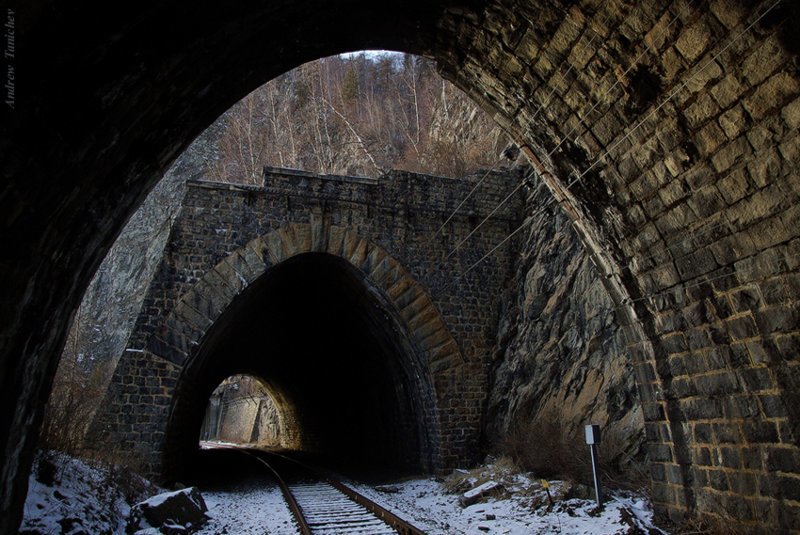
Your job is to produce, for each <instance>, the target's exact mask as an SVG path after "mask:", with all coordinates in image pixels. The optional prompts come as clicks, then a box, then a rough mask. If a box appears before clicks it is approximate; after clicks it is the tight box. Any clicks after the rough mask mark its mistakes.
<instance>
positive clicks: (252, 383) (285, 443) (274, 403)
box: [200, 375, 295, 448]
mask: <svg viewBox="0 0 800 535" xmlns="http://www.w3.org/2000/svg"><path fill="white" fill-rule="evenodd" d="M286 412H287V411H286V407H285V405H284V404H283V403H281V400H280V398H279V397H277V396H275V395H274V394H272V393H271V392H270V388H269V386H268V385H267V384H266V383H265V382H264V381H262V380H261V379H259V378H257V377H253V376H252V375H233V376H231V377H228V378H227V379H225V380H224V381H222V383H220V385H219V386H218V387H217V388H215V389H214V391H213V392H212V393H211V397H210V398H209V399H208V405H207V406H206V412H205V417H204V418H203V425H202V427H201V428H200V446H201V447H203V446H204V445H207V444H209V443H224V444H238V445H241V446H254V447H262V448H291V447H293V446H294V439H295V436H294V435H293V431H294V429H293V428H292V427H291V423H292V422H290V421H288V418H287V414H286Z"/></svg>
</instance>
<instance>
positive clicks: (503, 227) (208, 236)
mask: <svg viewBox="0 0 800 535" xmlns="http://www.w3.org/2000/svg"><path fill="white" fill-rule="evenodd" d="M471 185H472V183H471V182H469V181H468V180H455V179H448V178H441V177H431V176H425V175H415V174H412V173H406V172H393V173H391V174H388V175H387V176H384V177H382V178H381V179H380V180H378V179H364V178H355V177H332V176H329V175H324V176H319V175H313V174H311V173H304V172H298V171H290V170H276V169H272V168H270V169H269V170H268V172H267V173H266V175H265V182H264V185H263V186H231V185H229V184H215V183H209V182H190V183H189V184H188V187H187V193H186V197H185V199H184V201H183V204H182V207H181V212H180V215H179V217H178V219H177V220H176V222H175V224H174V225H173V228H172V231H171V234H170V237H169V239H168V243H167V245H166V248H165V252H164V255H163V258H162V261H161V265H160V267H159V268H158V270H157V273H156V276H155V277H154V278H153V280H152V282H151V284H150V288H149V290H148V293H147V296H146V297H145V299H144V303H143V305H142V311H141V313H140V314H139V317H138V319H137V322H136V325H135V326H134V329H133V332H132V334H131V336H130V338H129V340H128V347H127V348H126V349H125V351H124V352H123V354H122V355H121V357H120V359H119V363H118V364H117V368H116V370H115V372H114V375H113V377H112V379H111V382H110V385H109V388H108V392H107V394H106V396H105V400H104V401H103V403H102V404H101V407H100V409H99V410H98V413H97V415H96V417H95V419H94V422H93V423H92V425H91V426H90V429H89V433H88V436H87V440H86V442H87V444H89V445H90V446H91V447H97V448H103V449H108V448H114V449H117V450H119V455H121V456H124V457H125V458H126V459H131V460H135V463H136V465H137V468H138V469H139V470H140V471H142V472H144V473H146V474H149V475H151V476H153V477H155V478H157V479H161V480H164V481H171V480H175V479H176V478H180V477H182V475H183V474H184V473H185V472H186V470H187V461H188V460H189V459H188V458H189V457H190V455H189V453H191V452H192V451H196V449H197V445H198V439H199V437H200V430H201V426H202V422H203V418H204V413H205V409H206V404H207V402H208V399H209V396H210V395H211V393H212V391H213V390H214V389H215V388H216V387H217V386H218V385H219V384H220V382H221V381H223V380H224V379H225V378H226V377H229V376H232V375H234V374H248V375H252V376H255V377H258V378H259V379H261V380H263V381H264V384H265V385H266V386H267V388H268V389H269V391H270V394H271V395H272V396H273V398H274V399H275V401H276V405H277V406H278V407H279V410H280V412H281V414H282V415H283V422H284V431H285V432H284V436H285V440H286V442H285V445H286V446H287V447H289V448H292V449H298V450H306V451H311V452H317V453H319V454H323V455H325V456H327V457H329V458H333V459H335V460H336V461H337V462H339V463H343V464H345V465H346V464H348V461H353V460H358V461H359V463H356V464H361V465H369V464H371V465H374V466H380V467H381V468H383V469H395V470H397V471H416V470H421V471H444V470H447V469H450V468H453V467H455V466H457V465H459V464H466V463H469V462H472V461H473V460H475V459H476V457H477V455H478V454H479V448H478V441H479V437H480V423H481V422H480V418H481V406H482V404H483V403H484V402H485V399H486V392H487V388H488V386H487V381H488V379H487V376H486V372H485V367H484V362H485V360H486V358H487V355H488V354H489V352H490V351H491V347H492V344H493V338H494V333H495V328H496V325H497V317H498V307H497V306H496V300H497V299H498V296H499V295H500V294H501V292H502V288H503V285H504V284H505V282H506V280H507V278H508V276H509V274H510V272H511V271H510V270H511V265H512V262H513V257H512V255H511V254H510V253H511V252H512V251H513V247H511V246H509V248H508V249H505V250H499V251H498V252H497V254H496V255H493V256H492V257H489V258H487V259H486V261H484V262H483V263H481V265H480V266H479V267H478V268H476V269H475V270H473V271H472V272H471V273H470V276H469V277H465V278H463V279H462V280H460V281H457V283H455V284H454V283H453V281H452V278H451V277H449V276H448V274H447V273H446V272H443V271H442V270H441V269H440V264H441V262H442V259H443V258H445V256H446V255H447V254H448V253H449V252H451V251H452V254H451V255H450V258H449V259H448V263H449V264H451V265H452V266H453V268H454V269H457V270H459V271H463V270H466V269H467V268H468V267H469V266H470V265H471V264H472V263H474V261H475V260H476V259H477V257H476V255H477V254H479V253H478V252H477V251H476V250H475V249H471V248H470V249H465V248H462V249H460V250H456V249H455V245H456V244H457V243H458V242H459V241H460V240H462V239H463V237H464V236H466V235H467V234H469V233H470V232H471V230H472V226H471V222H470V221H471V219H474V218H473V217H472V216H470V215H467V214H474V213H478V214H489V213H490V212H491V211H492V209H494V207H495V206H496V203H497V202H498V200H499V199H501V198H503V197H506V196H508V195H509V194H508V192H509V191H510V190H512V189H513V188H514V182H513V181H512V180H509V177H508V176H506V175H505V174H503V173H492V174H490V175H488V176H487V177H486V180H485V185H484V190H483V192H482V193H481V194H480V195H475V196H473V198H472V199H470V201H469V202H468V203H467V205H465V209H464V211H463V212H462V213H460V214H458V215H457V216H456V217H454V218H453V219H452V220H451V221H450V222H449V223H448V225H447V228H446V229H445V232H443V233H442V235H440V236H439V237H438V239H436V240H434V239H432V237H433V236H434V235H435V234H436V230H437V229H438V228H439V227H440V226H441V221H442V220H443V218H444V216H446V215H449V214H450V213H451V212H452V210H453V208H454V207H455V202H456V200H457V199H459V198H463V197H464V196H466V193H467V192H468V191H469V189H470V188H471ZM454 189H455V190H457V191H458V193H460V195H453V194H452V191H453V190H454ZM518 202H519V199H518V198H513V199H512V202H510V203H508V205H507V206H506V207H505V209H504V210H502V211H496V212H495V213H494V214H492V215H491V217H490V218H489V219H488V220H487V223H486V224H485V225H484V227H483V228H482V229H481V232H480V233H479V234H476V236H475V239H477V240H478V241H481V242H482V243H483V245H484V246H487V244H489V243H491V242H492V241H493V240H495V239H497V237H498V236H504V235H506V233H507V232H509V229H513V228H514V226H516V225H518V224H519V223H518V221H517V220H516V219H515V218H514V217H513V214H514V213H515V211H516V210H517V209H518ZM486 248H488V247H486ZM483 249H484V248H483V247H482V248H479V249H478V251H480V250H483ZM349 464H352V463H349Z"/></svg>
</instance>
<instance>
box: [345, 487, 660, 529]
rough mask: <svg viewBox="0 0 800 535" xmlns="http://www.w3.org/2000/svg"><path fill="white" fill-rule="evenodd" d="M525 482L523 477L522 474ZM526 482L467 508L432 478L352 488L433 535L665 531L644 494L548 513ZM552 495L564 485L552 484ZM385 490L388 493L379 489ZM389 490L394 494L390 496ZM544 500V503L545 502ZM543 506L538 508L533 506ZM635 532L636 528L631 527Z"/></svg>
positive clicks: (572, 504) (540, 494)
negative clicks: (655, 521) (598, 508)
mask: <svg viewBox="0 0 800 535" xmlns="http://www.w3.org/2000/svg"><path fill="white" fill-rule="evenodd" d="M520 477H521V478H523V477H524V476H520ZM528 483H529V484H526V483H524V482H521V484H520V485H519V487H517V488H512V489H508V490H510V491H511V492H504V493H502V494H501V495H499V496H497V497H486V498H484V501H482V502H479V503H475V504H473V505H470V506H467V507H462V506H461V505H460V504H459V495H457V494H451V493H448V492H447V489H446V488H445V485H444V484H443V483H441V482H439V481H436V480H435V479H433V478H429V479H414V480H410V481H405V482H403V483H399V484H394V485H391V486H389V487H377V488H374V487H371V486H367V485H360V484H352V485H353V486H354V487H355V488H356V490H358V491H359V492H361V493H362V494H364V495H365V496H367V497H368V498H370V499H371V500H373V501H375V502H377V503H379V504H380V505H382V506H383V507H386V508H387V509H389V510H390V511H392V512H394V513H396V514H398V515H400V516H402V517H403V518H405V519H406V520H408V521H410V522H411V523H412V524H414V525H416V526H417V527H418V528H420V529H422V530H423V531H425V532H426V533H428V534H429V535H438V534H441V535H445V534H447V535H449V534H455V533H458V534H469V535H473V534H476V535H477V534H481V535H482V534H485V533H498V534H500V533H502V534H519V535H522V534H525V535H530V534H532V533H564V534H592V535H601V534H623V533H629V532H636V529H635V528H638V529H640V530H642V532H644V533H647V532H648V531H651V530H652V532H654V533H660V530H657V529H655V528H654V526H653V513H652V510H651V508H650V507H649V505H648V504H647V501H646V500H645V499H644V497H642V496H638V497H637V496H635V495H629V496H620V495H614V496H613V497H612V498H611V499H610V500H609V501H608V502H607V503H606V504H605V505H604V508H603V510H602V512H600V513H599V514H597V515H596V516H593V514H592V513H593V510H594V509H595V508H596V505H595V503H594V502H593V501H590V500H580V499H570V500H558V501H556V502H555V505H554V506H553V507H552V508H551V509H550V510H549V511H548V502H547V498H546V491H545V490H544V489H543V488H541V486H539V489H540V491H536V490H534V489H535V488H536V486H537V484H536V483H534V482H533V481H529V482H528ZM551 485H552V488H551V493H552V494H554V495H557V494H558V491H559V488H560V487H561V486H562V485H563V484H562V483H560V482H551ZM381 488H383V489H384V490H383V491H381V490H377V489H381ZM386 490H390V491H391V492H386ZM542 498H543V499H542ZM535 501H538V502H539V503H540V506H539V507H537V508H536V509H532V507H531V505H532V503H534V502H535ZM632 528H634V529H632Z"/></svg>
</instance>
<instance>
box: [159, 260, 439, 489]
mask: <svg viewBox="0 0 800 535" xmlns="http://www.w3.org/2000/svg"><path fill="white" fill-rule="evenodd" d="M234 373H247V374H250V375H253V376H256V377H259V378H262V379H263V381H264V383H265V384H266V385H267V387H268V389H269V391H270V392H271V393H273V395H274V397H275V398H276V400H277V405H278V408H279V412H280V413H281V414H282V415H283V417H284V418H283V419H284V422H285V428H286V430H287V434H288V436H289V437H291V439H290V440H289V441H288V442H289V444H288V445H289V446H290V447H293V448H296V449H301V450H304V451H311V452H315V453H319V454H322V455H323V456H324V457H326V458H330V459H332V460H334V461H335V462H337V463H342V464H344V465H348V464H361V463H364V464H374V465H378V466H382V467H395V468H398V469H407V470H413V471H418V470H420V469H424V468H429V467H430V464H431V458H430V456H431V446H430V440H431V439H430V437H429V436H428V431H427V430H428V429H433V428H434V426H433V425H432V423H431V422H426V421H425V420H426V415H428V416H430V415H431V414H432V408H433V395H432V386H431V384H430V382H426V381H424V380H423V377H424V369H423V363H422V362H421V361H420V357H419V355H417V354H416V352H415V350H414V348H413V346H412V345H411V344H410V343H409V341H408V340H407V338H406V336H405V333H403V332H402V329H401V327H400V325H398V322H397V321H396V320H395V319H394V318H392V317H391V315H390V313H389V311H388V310H387V307H386V306H385V305H384V304H383V303H381V302H380V300H379V299H378V296H377V294H376V293H375V292H374V291H373V292H371V291H370V289H369V287H368V286H367V284H366V283H365V281H364V278H363V276H359V275H358V273H357V272H356V271H355V270H354V268H353V267H352V266H350V265H349V264H348V263H346V262H345V261H343V260H341V259H339V258H336V257H334V256H331V255H327V254H320V253H307V254H303V255H299V256H296V257H293V258H291V259H289V260H287V261H285V262H283V263H281V264H280V265H278V266H276V267H274V268H272V269H271V270H269V271H268V272H267V273H266V274H264V275H263V276H262V277H261V278H259V279H258V280H257V281H256V282H255V283H253V284H252V285H251V286H250V287H249V288H248V289H247V290H246V291H245V292H243V293H242V294H241V295H240V296H239V297H238V298H237V299H236V300H235V301H234V303H233V304H232V305H231V306H230V307H229V308H228V310H226V311H225V313H224V314H223V315H222V317H220V318H219V320H217V322H216V323H215V324H214V326H213V327H212V328H211V331H210V332H209V333H208V335H207V338H206V341H205V342H204V343H203V345H202V347H201V348H200V350H199V352H198V356H197V358H196V359H195V360H194V361H193V362H192V363H191V364H190V365H188V366H187V367H186V368H185V369H184V371H183V374H184V375H185V376H186V377H187V378H188V377H191V378H192V380H183V381H181V382H180V383H179V384H180V386H179V387H178V388H177V391H176V394H175V396H176V398H179V399H180V398H183V397H184V396H187V399H186V400H183V399H181V402H179V403H178V404H176V409H175V411H174V412H173V414H172V417H171V420H170V426H169V429H168V434H167V451H171V452H172V453H174V455H171V456H170V457H168V459H167V462H168V465H167V472H168V473H171V472H175V471H176V468H178V466H179V463H180V462H181V460H182V459H185V458H186V453H189V452H191V451H192V448H193V446H196V444H197V439H198V436H199V429H200V423H201V419H202V417H203V416H204V410H205V403H206V400H207V399H208V395H209V394H210V392H209V388H211V389H213V388H215V387H216V385H217V384H218V383H219V379H220V377H226V376H229V375H232V374H234ZM198 385H202V386H199V387H198ZM195 396H196V399H193V398H194V397H195Z"/></svg>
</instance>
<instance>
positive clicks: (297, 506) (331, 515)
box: [226, 448, 424, 535]
mask: <svg viewBox="0 0 800 535" xmlns="http://www.w3.org/2000/svg"><path fill="white" fill-rule="evenodd" d="M226 449H228V448H226ZM230 449H236V450H238V451H241V452H242V453H245V454H247V455H249V456H251V457H254V458H255V459H257V460H258V461H259V462H260V463H261V464H262V465H263V466H265V467H266V468H267V469H268V470H269V471H270V472H271V473H272V475H273V477H274V478H275V480H276V481H277V482H278V485H279V486H280V488H281V491H282V492H283V496H284V498H285V499H286V502H287V504H288V505H289V509H290V510H291V511H292V514H293V515H294V518H295V521H296V522H297V526H298V528H299V530H300V533H301V534H302V535H334V534H335V535H342V534H351V533H352V534H357V535H384V534H399V535H424V532H423V531H421V530H419V529H417V528H416V527H414V526H412V525H411V524H409V523H408V522H406V521H405V520H403V519H402V518H400V517H398V516H397V515H395V514H394V513H392V512H390V511H388V510H386V509H385V508H383V507H381V506H380V505H378V504H376V503H375V502H373V501H371V500H370V499H368V498H367V497H365V496H363V495H361V494H359V493H358V492H356V491H355V490H353V489H351V488H350V487H348V486H347V485H345V484H343V483H342V482H340V481H337V480H334V479H331V478H329V477H325V476H322V475H320V474H319V473H318V472H317V471H316V470H314V469H312V468H310V467H308V466H307V465H305V464H303V463H300V462H299V461H296V460H294V459H291V458H288V457H285V456H283V455H278V454H272V453H268V452H263V451H257V450H247V449H242V448H230Z"/></svg>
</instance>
